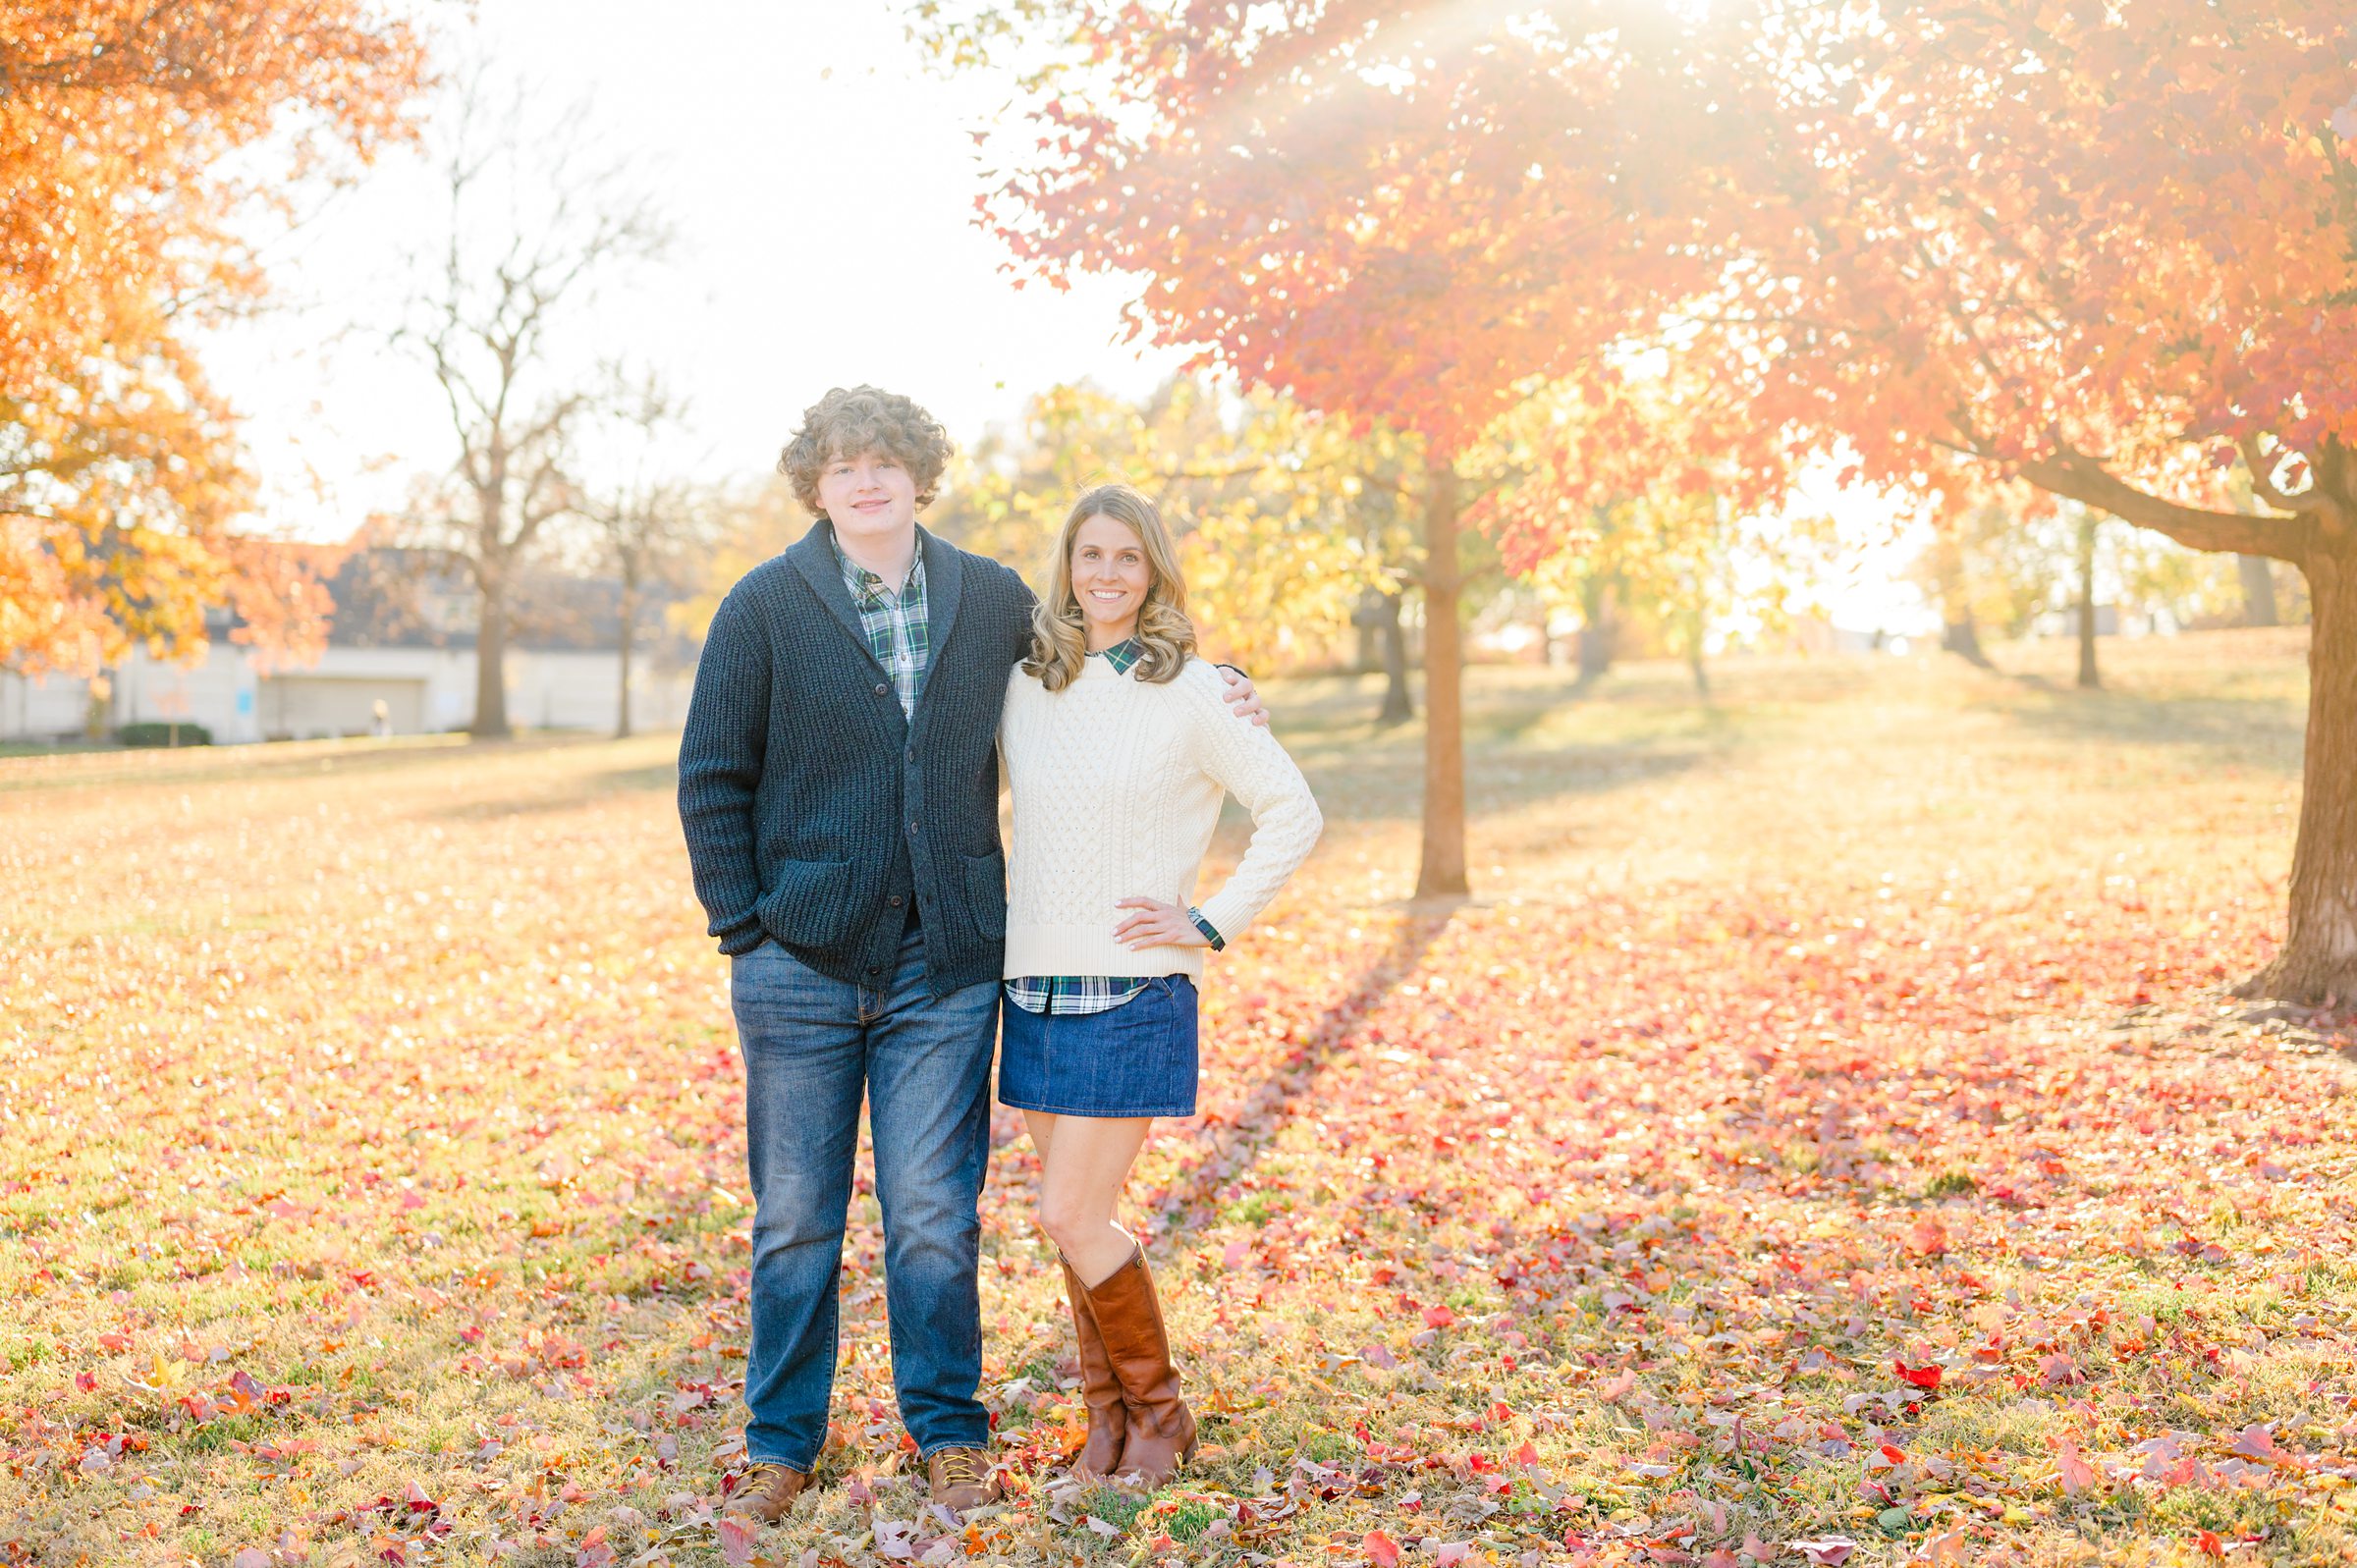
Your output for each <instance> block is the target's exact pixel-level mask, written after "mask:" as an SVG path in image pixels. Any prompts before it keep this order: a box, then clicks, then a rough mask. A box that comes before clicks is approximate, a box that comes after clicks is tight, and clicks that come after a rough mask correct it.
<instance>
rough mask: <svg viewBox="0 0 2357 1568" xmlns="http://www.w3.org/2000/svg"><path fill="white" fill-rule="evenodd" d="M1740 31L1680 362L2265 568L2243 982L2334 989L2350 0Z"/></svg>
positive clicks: (1868, 461)
mask: <svg viewBox="0 0 2357 1568" xmlns="http://www.w3.org/2000/svg"><path fill="white" fill-rule="evenodd" d="M1746 30H1747V36H1748V38H1749V40H1750V42H1751V46H1752V49H1753V52H1754V55H1755V57H1756V58H1757V60H1758V63H1759V69H1758V70H1756V71H1754V72H1753V73H1751V74H1750V75H1749V77H1748V79H1747V80H1748V83H1749V84H1748V86H1747V87H1746V88H1744V89H1743V91H1742V95H1740V96H1737V97H1735V98H1732V99H1730V106H1731V112H1732V113H1733V114H1734V116H1735V117H1736V118H1737V119H1739V120H1744V121H1746V122H1748V123H1749V124H1750V125H1752V126H1753V127H1754V130H1755V134H1754V135H1751V136H1748V137H1746V138H1745V139H1744V140H1743V141H1742V142H1741V143H1740V144H1739V147H1738V155H1737V156H1736V157H1734V158H1731V159H1730V160H1728V162H1727V164H1726V165H1725V167H1724V178H1723V179H1722V180H1721V181H1719V182H1717V183H1716V184H1715V186H1714V189H1716V190H1718V191H1721V192H1726V193H1727V196H1726V197H1724V198H1723V199H1727V200H1729V201H1732V200H1736V199H1739V201H1740V205H1739V207H1736V206H1730V207H1729V208H1728V210H1727V220H1728V221H1729V222H1730V223H1732V222H1736V221H1738V219H1739V222H1740V232H1739V234H1736V235H1734V236H1733V241H1732V243H1730V244H1729V246H1728V247H1727V250H1726V251H1724V252H1723V254H1722V259H1723V261H1725V262H1726V264H1727V274H1726V284H1725V287H1723V288H1722V289H1721V290H1720V291H1718V292H1717V293H1716V294H1715V295H1713V296H1708V297H1701V296H1698V297H1697V299H1698V301H1701V302H1700V303H1698V304H1697V306H1696V309H1695V313H1696V315H1697V316H1698V317H1707V318H1708V319H1709V322H1710V324H1711V330H1709V331H1708V332H1706V333H1705V334H1704V336H1703V338H1702V340H1701V348H1702V351H1703V352H1705V353H1706V354H1708V355H1709V356H1710V357H1711V359H1712V362H1714V363H1715V364H1716V365H1717V366H1719V368H1720V370H1721V372H1722V373H1725V374H1727V375H1730V376H1732V377H1734V378H1736V379H1738V380H1740V381H1741V382H1742V383H1743V384H1744V385H1746V386H1747V387H1749V388H1750V389H1752V390H1753V391H1754V392H1755V393H1756V398H1755V400H1754V406H1755V407H1756V408H1757V409H1758V411H1759V415H1760V417H1761V418H1762V420H1763V421H1765V422H1770V423H1775V424H1779V425H1803V426H1808V427H1810V428H1813V429H1816V430H1820V431H1835V430H1838V431H1839V432H1840V433H1841V434H1842V435H1843V436H1844V437H1845V438H1846V440H1847V441H1848V442H1849V443H1850V444H1851V445H1852V447H1853V448H1854V450H1855V451H1856V452H1857V453H1858V454H1859V457H1860V460H1861V463H1862V465H1863V467H1864V468H1865V470H1866V471H1867V472H1869V473H1870V474H1872V475H1874V476H1877V477H1883V478H1900V477H1904V478H1911V479H1915V480H1919V481H1928V482H1930V483H1932V484H1935V485H1937V484H1939V483H1942V482H1943V481H1944V480H1945V479H1946V477H1947V476H1948V475H1951V474H1956V475H1965V476H1972V475H1978V474H1986V473H1990V472H1996V473H2001V474H2010V475H2017V476H2019V477H2021V478H2023V479H2026V480H2028V481H2029V482H2031V483H2032V484H2035V485H2037V486H2039V487H2041V488H2042V489H2044V490H2045V491H2047V492H2049V493H2051V494H2053V495H2056V496H2059V497H2064V498H2067V499H2069V500H2072V501H2076V502H2079V503H2082V504H2084V505H2086V506H2089V507H2093V508H2096V509H2098V510H2100V511H2102V512H2105V513H2109V514H2112V515H2114V516H2117V517H2120V518H2122V519H2124V520H2126V521H2128V522H2131V523H2134V524H2136V525H2137V526H2139V527H2142V528H2147V529H2151V530H2153V531H2155V532H2157V533H2160V534H2163V535H2165V536H2167V537H2168V538H2171V539H2174V540H2176V541H2177V542H2178V543H2180V544H2183V545H2185V546H2188V547H2190V548H2193V549H2196V550H2205V551H2218V552H2227V553H2235V554H2241V555H2250V556H2259V557H2263V558H2266V559H2270V560H2276V561H2284V562H2288V563H2290V564H2291V565H2292V566H2294V567H2296V568H2298V569H2299V570H2300V572H2301V573H2302V574H2303V575H2304V577H2305V579H2306V583H2307V586H2308V590H2309V594H2310V598H2311V603H2312V605H2313V615H2314V631H2313V635H2312V638H2311V643H2310V670H2311V681H2310V699H2309V715H2308V745H2307V782H2306V787H2305V789H2304V790H2303V792H2302V798H2301V809H2300V824H2299V836H2298V841H2297V845H2296V847H2295V850H2294V853H2293V861H2292V874H2291V886H2290V899H2289V903H2290V910H2289V929H2288V932H2287V938H2286V941H2285V944H2284V946H2283V948H2282V950H2281V952H2280V954H2279V955H2278V956H2277V958H2276V960H2275V963H2274V964H2273V965H2272V966H2271V967H2270V968H2269V969H2268V970H2267V971H2266V972H2265V973H2263V974H2261V975H2259V976H2257V977H2255V978H2254V979H2253V980H2252V982H2251V989H2252V990H2253V991H2254V992H2257V993H2262V994H2269V995H2277V996H2283V997H2289V998H2296V999H2303V1000H2321V999H2325V998H2330V997H2335V996H2337V997H2340V998H2343V999H2346V998H2350V997H2352V996H2357V460H2353V459H2352V455H2353V454H2357V381H2353V380H2352V379H2351V377H2350V376H2349V375H2348V373H2347V366H2348V364H2349V362H2350V358H2351V354H2352V351H2357V96H2353V88H2352V81H2351V78H2350V75H2349V61H2350V59H2351V58H2352V55H2353V54H2357V13H2351V12H2350V11H2349V10H2348V8H2347V7H2345V6H2341V5H2337V4H2333V3H2330V0H2289V3H2286V4H2281V5H2275V6H2270V7H2265V8H2261V9H2259V10H2256V11H2250V12H2243V11H2239V10H2233V9H2230V8H2229V9H2224V10H2221V9H2220V8H2217V7H2215V6H2212V5H2208V4H2204V3H2200V0H2142V3H2139V4H2135V5H2130V6H2104V5H2098V4H2093V3H2084V0H2061V3H2056V0H2047V3H2040V4H2030V3H2015V4H2006V5H1999V6H1987V5H1980V4H1965V3H1962V0H1933V3H1928V4H1920V5H1913V6H1908V7H1903V8H1898V9H1896V10H1885V11H1877V12H1875V13H1873V15H1872V17H1871V18H1869V17H1868V16H1867V15H1866V14H1865V13H1858V12H1848V11H1842V12H1838V13H1836V12H1835V11H1832V10H1828V9H1822V8H1806V7H1803V8H1794V7H1786V8H1782V10H1781V11H1780V12H1777V13H1775V14H1774V15H1769V14H1767V13H1763V14H1762V15H1761V16H1759V17H1756V18H1753V19H1751V20H1750V21H1749V22H1748V23H1747V24H1746ZM1835 59H1837V60H1841V61H1844V62H1845V69H1843V70H1842V71H1840V72H1838V73H1833V72H1827V71H1824V70H1821V69H1814V67H1815V66H1816V65H1817V63H1819V62H1823V61H1826V60H1835ZM2237 462H2239V464H2240V465H2241V467H2242V470H2243V477H2244V480H2245V482H2246V483H2247V485H2248V487H2249V494H2250V495H2251V497H2252V498H2253V500H2254V501H2255V502H2256V504H2257V506H2258V508H2259V509H2261V510H2260V512H2259V514H2256V515H2254V514H2251V513H2248V512H2245V511H2242V510H2239V509H2237V508H2236V507H2235V506H2234V505H2233V498H2232V495H2231V492H2230V489H2229V485H2228V482H2227V481H2228V476H2229V473H2230V471H2231V470H2232V469H2233V467H2234V466H2235V465H2236V464H2237ZM1966 482H1971V481H1970V478H1969V477H1968V478H1967V480H1966Z"/></svg>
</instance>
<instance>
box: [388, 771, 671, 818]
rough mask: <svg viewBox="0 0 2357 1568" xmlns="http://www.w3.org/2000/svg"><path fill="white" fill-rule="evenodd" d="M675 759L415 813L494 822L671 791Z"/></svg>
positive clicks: (582, 776) (426, 815) (588, 775)
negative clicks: (528, 791) (520, 792)
mask: <svg viewBox="0 0 2357 1568" xmlns="http://www.w3.org/2000/svg"><path fill="white" fill-rule="evenodd" d="M679 783H680V770H679V765H678V764H677V763H676V762H670V761H665V762H659V763H651V764H649V765H647V766H645V767H639V768H608V769H605V770H603V771H602V772H598V773H590V774H581V775H579V776H577V777H576V778H572V779H568V780H564V781H562V782H560V783H558V784H555V785H553V786H551V787H548V788H543V789H537V790H534V791H532V792H530V793H528V794H514V795H502V796H500V797H499V798H497V799H494V800H465V801H459V802H456V803H454V804H452V805H447V806H437V807H434V808H433V809H431V810H429V811H422V812H419V813H418V815H420V816H425V817H435V818H439V819H441V820H443V821H447V822H495V821H498V820H500V819H502V818H505V817H535V816H545V815H547V814H548V813H550V812H557V811H574V810H577V809H579V808H580V807H582V806H586V805H591V804H594V803H595V802H597V801H599V800H603V799H606V798H608V797H609V796H613V795H630V794H647V793H653V792H657V791H660V792H663V793H670V792H672V791H674V790H676V789H677V788H678V787H679Z"/></svg>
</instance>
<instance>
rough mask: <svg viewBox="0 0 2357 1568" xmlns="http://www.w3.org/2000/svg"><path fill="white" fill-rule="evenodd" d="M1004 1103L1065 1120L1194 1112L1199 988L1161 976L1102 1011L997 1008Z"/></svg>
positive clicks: (1180, 977)
mask: <svg viewBox="0 0 2357 1568" xmlns="http://www.w3.org/2000/svg"><path fill="white" fill-rule="evenodd" d="M999 1015H1000V1018H1001V1023H1000V1026H999V1102H1000V1104H1002V1105H1009V1106H1013V1107H1014V1108H1016V1109H1018V1110H1047V1111H1053V1112H1054V1113H1056V1114H1057V1115H1060V1116H1191V1115H1193V1114H1194V1113H1195V1067H1196V1055H1195V983H1194V981H1193V980H1191V979H1189V978H1188V977H1187V976H1185V975H1156V976H1154V977H1153V978H1152V979H1150V980H1148V981H1147V982H1146V989H1145V990H1143V991H1141V992H1139V993H1138V994H1137V995H1136V996H1134V997H1132V998H1130V999H1129V1000H1127V1001H1124V1002H1123V1003H1122V1004H1121V1005H1120V1006H1118V1007H1113V1008H1109V1009H1107V1010H1106V1011H1104V1012H1085V1013H1077V1014H1065V1015H1059V1014H1056V1013H1045V1012H1025V1011H1024V1010H1023V1009H1022V1008H1020V1007H1018V1006H1016V1005H1015V1004H1014V1003H1013V1002H1009V1003H1007V1005H1006V1006H1004V1007H1002V1008H1000V1009H999Z"/></svg>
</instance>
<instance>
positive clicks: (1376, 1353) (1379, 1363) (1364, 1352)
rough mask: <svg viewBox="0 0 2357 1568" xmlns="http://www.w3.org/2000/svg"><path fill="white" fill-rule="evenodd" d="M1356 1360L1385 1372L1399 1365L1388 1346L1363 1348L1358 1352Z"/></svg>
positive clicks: (1367, 1346)
mask: <svg viewBox="0 0 2357 1568" xmlns="http://www.w3.org/2000/svg"><path fill="white" fill-rule="evenodd" d="M1358 1359H1359V1360H1361V1361H1363V1362H1365V1363H1366V1364H1367V1365H1368V1366H1370V1367H1381V1368H1383V1369H1384V1370H1385V1371H1386V1372H1389V1371H1390V1370H1391V1369H1392V1368H1394V1367H1397V1366H1398V1365H1399V1358H1398V1356H1395V1355H1393V1354H1392V1352H1391V1347H1390V1346H1388V1345H1380V1344H1374V1345H1366V1346H1363V1347H1361V1348H1360V1350H1359V1352H1358Z"/></svg>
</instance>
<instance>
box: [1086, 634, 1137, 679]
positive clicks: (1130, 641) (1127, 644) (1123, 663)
mask: <svg viewBox="0 0 2357 1568" xmlns="http://www.w3.org/2000/svg"><path fill="white" fill-rule="evenodd" d="M1145 652H1146V650H1145V649H1144V648H1142V647H1140V646H1138V641H1137V639H1136V638H1135V637H1124V638H1123V639H1122V640H1121V641H1120V642H1117V643H1115V644H1114V645H1113V646H1112V647H1110V648H1099V649H1098V650H1097V652H1096V657H1098V658H1100V659H1102V660H1104V661H1105V662H1106V663H1107V664H1109V665H1111V666H1113V673H1114V674H1115V675H1117V676H1125V675H1127V674H1128V673H1129V667H1130V666H1131V665H1133V664H1135V663H1137V661H1138V660H1139V659H1141V658H1143V657H1144V656H1145Z"/></svg>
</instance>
